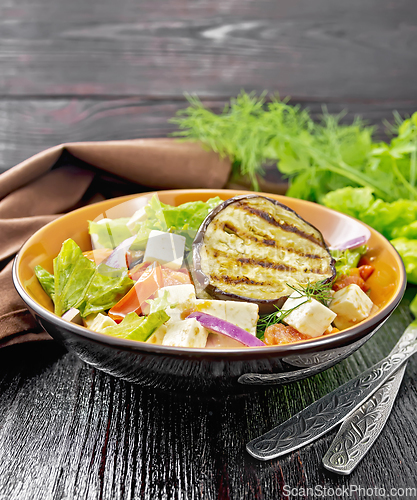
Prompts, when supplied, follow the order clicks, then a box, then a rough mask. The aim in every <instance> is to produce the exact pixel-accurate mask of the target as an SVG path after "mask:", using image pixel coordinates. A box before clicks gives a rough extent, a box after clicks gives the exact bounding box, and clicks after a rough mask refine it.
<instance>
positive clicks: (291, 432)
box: [246, 321, 417, 460]
mask: <svg viewBox="0 0 417 500" xmlns="http://www.w3.org/2000/svg"><path fill="white" fill-rule="evenodd" d="M416 339H417V321H414V322H413V323H411V325H410V326H409V327H408V328H407V329H406V330H405V332H404V333H403V335H402V336H401V338H400V340H399V341H398V342H397V344H396V346H395V347H394V349H393V350H392V352H391V354H390V355H389V356H388V357H386V358H384V359H383V360H382V361H380V362H379V363H377V364H375V365H374V366H373V367H371V368H369V369H368V370H366V371H365V372H364V373H362V374H361V375H359V376H358V377H356V378H354V379H352V380H349V382H346V383H345V384H344V385H342V386H340V387H339V388H338V389H336V390H334V391H333V392H331V393H330V394H327V395H326V396H324V397H322V398H321V399H319V400H317V401H315V402H314V403H312V404H311V405H310V406H308V407H307V408H305V409H304V410H302V411H300V412H299V413H297V414H296V415H294V416H293V417H291V418H290V419H289V420H287V421H286V422H284V423H282V424H280V425H279V426H277V427H275V428H274V429H272V430H270V431H268V432H267V433H265V434H263V435H262V436H260V437H258V438H256V439H253V440H252V441H250V442H249V443H248V444H247V445H246V449H247V451H248V452H249V453H250V454H251V455H252V456H253V457H255V458H257V459H259V460H270V459H273V458H276V457H279V456H281V455H284V454H286V453H290V452H291V451H294V450H297V449H298V448H301V447H302V446H305V445H307V444H309V443H311V442H312V441H314V440H315V439H317V438H319V437H321V436H323V435H324V434H326V433H327V432H328V431H330V430H331V429H333V428H334V427H335V426H336V425H338V424H339V423H340V422H341V421H342V420H344V419H346V418H347V417H349V415H351V414H352V413H353V412H354V411H355V410H356V409H358V408H359V407H360V406H361V405H362V404H363V402H364V401H366V400H367V399H368V398H369V397H370V396H372V394H373V393H374V392H375V391H377V390H378V389H379V388H380V387H381V386H382V385H383V384H384V382H385V381H386V380H387V379H389V378H390V377H391V376H392V375H393V374H394V373H395V371H396V370H397V369H398V368H399V367H400V366H401V365H402V364H403V363H404V362H405V361H406V360H407V359H408V358H409V357H410V356H412V355H413V354H414V353H415V352H416V351H417V340H416Z"/></svg>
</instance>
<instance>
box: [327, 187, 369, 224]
mask: <svg viewBox="0 0 417 500" xmlns="http://www.w3.org/2000/svg"><path fill="white" fill-rule="evenodd" d="M320 201H321V203H322V204H323V205H326V207H329V208H332V209H333V210H338V211H339V212H343V213H345V214H347V215H350V216H352V217H355V218H356V219H360V217H361V216H362V214H363V213H364V212H366V210H368V209H369V207H370V206H371V205H372V203H373V202H374V201H375V198H374V196H373V192H372V189H371V188H369V187H366V188H353V187H350V186H349V187H345V188H342V189H337V190H335V191H330V192H329V193H327V194H326V195H325V196H323V197H322V198H321V200H320Z"/></svg>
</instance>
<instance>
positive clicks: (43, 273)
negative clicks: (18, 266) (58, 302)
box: [33, 266, 55, 300]
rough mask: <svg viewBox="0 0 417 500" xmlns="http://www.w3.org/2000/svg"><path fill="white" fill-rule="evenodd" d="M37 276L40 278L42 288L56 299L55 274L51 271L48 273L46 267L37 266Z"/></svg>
mask: <svg viewBox="0 0 417 500" xmlns="http://www.w3.org/2000/svg"><path fill="white" fill-rule="evenodd" d="M33 271H34V272H35V275H36V277H37V278H38V280H39V283H40V284H41V286H42V288H43V289H44V291H45V292H46V294H47V295H48V296H49V297H50V298H51V299H52V300H54V295H55V278H54V275H53V274H51V273H48V271H47V270H46V269H44V268H43V267H42V266H35V268H34V270H33Z"/></svg>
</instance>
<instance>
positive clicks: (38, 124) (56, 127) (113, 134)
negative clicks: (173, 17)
mask: <svg viewBox="0 0 417 500" xmlns="http://www.w3.org/2000/svg"><path fill="white" fill-rule="evenodd" d="M230 97H231V96H230ZM230 97H229V98H230ZM229 98H226V97H224V96H220V97H219V98H217V99H203V102H204V103H205V104H206V105H207V106H208V107H209V108H210V109H212V110H213V111H215V112H220V111H221V110H222V109H223V107H224V105H225V103H226V102H228V100H229ZM291 102H293V103H294V104H300V105H302V106H304V107H307V108H309V109H310V110H311V113H312V116H313V117H315V118H316V119H319V115H320V114H321V112H322V106H323V105H325V106H326V107H327V109H328V111H329V112H331V113H340V112H342V111H344V110H346V111H347V114H346V116H345V117H344V119H343V121H345V122H346V123H348V122H352V120H353V118H354V117H355V116H358V115H360V116H362V117H363V118H364V119H365V120H366V121H367V122H368V123H369V124H372V125H376V126H377V127H378V128H377V129H376V132H375V138H376V139H380V140H384V139H387V136H386V133H385V131H386V127H385V126H384V124H383V122H384V120H388V121H391V122H392V121H393V111H394V110H396V111H398V112H399V113H400V115H402V116H407V115H410V114H412V113H413V112H414V111H415V110H417V100H416V101H392V100H390V101H381V102H371V103H364V102H348V101H340V102H337V103H334V102H331V101H327V102H321V101H313V100H310V101H307V100H303V101H300V100H293V101H291ZM187 105H188V103H187V101H186V100H185V99H184V98H178V99H172V98H166V99H156V98H153V99H152V98H140V97H128V98H118V99H115V98H81V97H65V98H36V99H35V98H30V99H25V98H15V97H9V98H3V99H0V172H1V171H4V170H6V169H8V168H10V167H12V166H13V165H16V164H17V163H20V162H21V161H23V160H25V159H26V158H29V157H30V156H32V155H34V154H36V153H38V152H39V151H42V150H44V149H47V148H49V147H52V146H55V145H56V144H60V143H63V142H76V141H91V140H103V141H105V140H115V139H133V138H137V137H166V136H167V135H169V134H170V133H171V132H173V131H174V130H175V127H174V125H173V124H171V123H169V120H170V118H172V117H173V116H174V115H175V113H176V112H177V111H178V110H180V109H183V108H185V107H186V106H187Z"/></svg>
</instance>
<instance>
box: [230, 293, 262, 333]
mask: <svg viewBox="0 0 417 500" xmlns="http://www.w3.org/2000/svg"><path fill="white" fill-rule="evenodd" d="M225 304H226V321H228V322H229V323H233V324H234V325H236V326H239V327H240V328H243V329H244V330H246V331H247V332H249V333H251V334H252V335H256V324H257V322H258V317H259V316H258V311H259V307H258V305H257V304H251V303H250V302H234V301H231V300H228V301H226V302H225Z"/></svg>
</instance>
